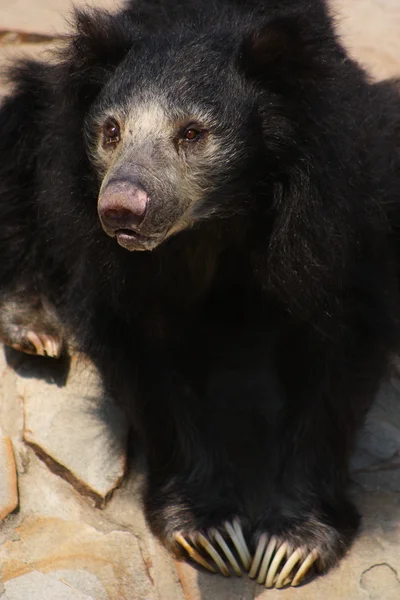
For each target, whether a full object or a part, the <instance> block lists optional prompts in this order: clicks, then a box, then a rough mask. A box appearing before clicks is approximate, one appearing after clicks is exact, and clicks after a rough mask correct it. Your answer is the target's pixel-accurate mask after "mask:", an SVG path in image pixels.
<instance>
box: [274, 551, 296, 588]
mask: <svg viewBox="0 0 400 600" xmlns="http://www.w3.org/2000/svg"><path fill="white" fill-rule="evenodd" d="M302 557H303V552H302V551H301V549H300V548H297V550H295V551H294V552H293V554H292V555H291V556H290V557H289V559H288V560H287V561H286V564H285V566H284V567H283V569H282V571H281V572H280V574H279V577H278V580H277V582H276V584H275V587H276V588H278V589H280V588H282V587H283V586H284V585H287V584H288V583H289V582H290V577H289V575H290V574H291V572H292V571H293V569H294V567H295V566H296V565H297V563H298V562H299V561H300V560H301V559H302Z"/></svg>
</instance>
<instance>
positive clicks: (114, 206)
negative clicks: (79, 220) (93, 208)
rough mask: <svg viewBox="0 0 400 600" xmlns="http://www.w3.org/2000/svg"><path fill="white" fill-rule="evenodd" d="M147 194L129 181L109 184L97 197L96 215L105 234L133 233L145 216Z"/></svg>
mask: <svg viewBox="0 0 400 600" xmlns="http://www.w3.org/2000/svg"><path fill="white" fill-rule="evenodd" d="M148 203H149V196H148V194H147V193H146V192H145V191H144V190H143V189H141V188H140V187H138V186H137V185H134V184H132V183H131V182H129V181H115V182H110V183H109V184H108V185H107V187H106V189H105V190H104V192H102V194H101V195H100V197H99V202H98V213H99V217H100V221H101V224H102V226H103V228H104V229H105V231H106V233H108V234H110V235H112V234H113V233H114V232H115V231H117V230H120V229H128V230H132V231H135V230H136V229H137V228H138V227H140V224H141V223H142V221H143V219H144V218H145V216H146V212H147V207H148Z"/></svg>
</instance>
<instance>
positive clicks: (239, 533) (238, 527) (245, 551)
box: [233, 519, 252, 571]
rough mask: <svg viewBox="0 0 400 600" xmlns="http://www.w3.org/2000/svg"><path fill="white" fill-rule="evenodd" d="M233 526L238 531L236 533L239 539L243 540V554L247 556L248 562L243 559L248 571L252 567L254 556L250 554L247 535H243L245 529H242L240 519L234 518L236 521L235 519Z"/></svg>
mask: <svg viewBox="0 0 400 600" xmlns="http://www.w3.org/2000/svg"><path fill="white" fill-rule="evenodd" d="M233 528H234V530H235V532H236V535H237V537H238V539H239V540H240V542H241V545H242V548H243V554H244V555H245V556H246V562H244V560H243V559H242V560H243V564H244V567H245V569H246V571H248V570H249V569H250V565H251V560H252V558H251V554H250V551H249V549H248V546H247V543H246V540H245V537H244V535H243V529H242V526H241V524H240V521H239V519H234V521H233Z"/></svg>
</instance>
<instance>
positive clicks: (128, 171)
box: [67, 3, 341, 250]
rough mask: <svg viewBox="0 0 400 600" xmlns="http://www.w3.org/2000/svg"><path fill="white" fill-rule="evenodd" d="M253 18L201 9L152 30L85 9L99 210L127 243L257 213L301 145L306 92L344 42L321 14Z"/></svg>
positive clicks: (80, 55) (83, 100) (76, 63)
mask: <svg viewBox="0 0 400 600" xmlns="http://www.w3.org/2000/svg"><path fill="white" fill-rule="evenodd" d="M228 4H229V3H228ZM257 23H258V19H256V20H255V19H254V17H252V18H249V19H248V22H244V21H243V20H242V18H241V17H240V15H239V16H238V15H236V16H235V15H233V16H232V15H231V16H229V18H228V17H227V18H226V19H225V20H224V19H222V20H221V22H215V23H210V22H209V20H208V21H207V20H206V19H203V20H202V19H201V18H199V20H198V22H197V23H194V22H193V23H192V22H190V23H185V21H184V20H183V21H182V24H181V25H180V26H179V27H177V28H172V31H170V28H168V27H165V28H163V27H160V28H159V30H158V31H157V32H156V33H151V34H150V33H149V32H148V31H147V30H146V28H142V29H141V28H140V27H136V25H135V24H134V20H132V18H130V17H129V15H128V16H126V17H125V18H124V19H123V20H121V18H119V19H113V18H111V15H109V14H107V13H101V12H98V11H97V12H96V11H95V12H94V13H90V12H89V13H82V12H81V13H79V14H78V34H77V35H76V36H75V38H74V39H73V42H72V45H71V47H72V55H70V56H69V58H68V61H67V62H68V67H69V76H70V80H71V81H72V84H73V85H75V87H76V90H77V92H76V94H77V97H78V98H80V99H79V103H80V109H82V106H83V105H84V111H83V112H84V125H83V127H84V131H85V138H86V146H87V153H88V155H89V157H90V161H91V163H92V165H93V167H94V170H95V172H96V174H97V178H98V182H99V196H98V214H99V218H100V221H101V224H102V227H103V229H104V231H105V232H106V233H107V234H108V235H110V236H111V237H113V238H115V239H116V240H117V242H118V243H119V244H120V245H121V246H122V247H124V248H126V249H128V250H151V249H153V248H155V247H157V246H158V245H159V244H160V243H162V242H163V241H164V240H166V239H167V238H169V237H170V236H172V235H174V234H176V233H178V232H179V231H182V230H184V229H187V228H190V227H192V226H195V225H197V224H198V223H200V222H202V221H203V220H205V219H210V218H214V217H221V218H223V217H229V216H231V215H233V214H245V215H248V214H251V212H252V209H253V206H254V201H255V198H257V197H258V196H259V195H260V194H259V193H258V196H257V192H255V190H260V189H261V190H262V194H261V195H263V196H264V197H265V196H267V195H268V194H267V193H266V189H267V188H268V186H273V185H274V184H275V183H276V182H277V181H279V179H280V178H281V177H282V173H284V171H285V169H286V168H287V165H288V163H289V162H290V163H293V161H294V160H295V157H296V156H298V155H299V153H300V150H299V146H300V145H301V139H300V142H299V129H300V128H301V125H300V121H301V119H302V117H303V113H305V112H306V111H307V108H305V107H307V103H308V104H309V103H310V98H309V94H310V91H311V93H313V94H314V95H315V93H316V90H318V85H315V82H316V81H318V80H321V79H327V78H328V77H329V73H330V67H329V63H330V62H332V61H336V60H337V58H338V56H339V55H340V52H341V51H340V48H339V46H337V45H336V43H335V40H334V36H333V34H332V31H331V28H330V25H329V21H325V20H324V19H320V16H318V19H317V21H316V24H312V26H310V20H309V19H308V20H307V18H305V17H304V15H301V14H300V15H299V14H297V13H295V14H294V15H292V16H291V17H290V18H275V17H274V18H269V19H266V23H264V24H263V25H262V26H259V25H257ZM339 58H341V56H339ZM294 115H295V117H294ZM265 202H267V200H265ZM270 208H271V207H268V210H269V209H270Z"/></svg>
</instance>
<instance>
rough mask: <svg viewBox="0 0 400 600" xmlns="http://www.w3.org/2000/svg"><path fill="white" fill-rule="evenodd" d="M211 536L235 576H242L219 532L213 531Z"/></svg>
mask: <svg viewBox="0 0 400 600" xmlns="http://www.w3.org/2000/svg"><path fill="white" fill-rule="evenodd" d="M211 534H212V535H213V536H214V538H215V540H216V541H217V542H218V544H219V545H220V547H221V549H222V551H223V552H224V554H225V556H226V558H227V559H228V561H229V563H230V565H231V567H232V569H233V570H234V571H235V573H236V575H237V576H238V577H241V576H242V570H241V568H240V566H239V563H238V562H237V560H236V558H235V557H234V556H233V554H232V552H231V551H230V548H229V546H228V544H227V543H226V542H225V540H224V538H223V537H222V535H221V534H220V532H219V531H215V530H213V531H212V532H211Z"/></svg>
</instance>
